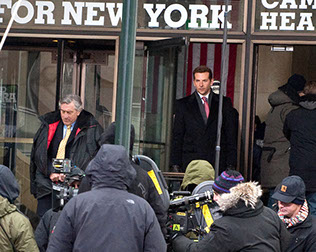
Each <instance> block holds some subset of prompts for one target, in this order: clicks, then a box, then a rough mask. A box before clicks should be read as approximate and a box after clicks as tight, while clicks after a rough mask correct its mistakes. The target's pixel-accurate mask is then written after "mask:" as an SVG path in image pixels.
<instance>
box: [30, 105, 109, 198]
mask: <svg viewBox="0 0 316 252" xmlns="http://www.w3.org/2000/svg"><path fill="white" fill-rule="evenodd" d="M40 120H41V122H42V124H41V127H40V128H39V130H38V131H37V133H36V134H35V136H34V140H33V147H32V152H31V164H30V180H31V193H32V194H33V195H34V196H35V197H36V198H41V197H43V196H45V195H48V194H50V193H51V190H52V189H51V180H50V179H49V175H50V174H51V173H52V172H53V171H52V169H51V167H48V164H50V163H51V161H50V160H47V150H48V148H49V144H50V142H51V140H52V138H53V136H54V134H55V131H56V128H57V126H58V123H59V122H61V117H60V112H59V111H54V112H50V113H47V114H45V115H43V116H41V117H40ZM73 131H74V138H73V140H72V146H71V149H70V150H69V158H70V159H71V161H72V163H73V165H76V166H78V167H79V168H80V169H82V170H84V169H85V168H86V166H87V165H88V163H89V161H90V160H91V159H92V158H93V155H94V154H95V152H96V150H97V149H98V148H99V144H98V140H99V138H100V136H101V134H102V132H103V129H102V127H101V126H100V124H99V123H98V122H97V120H96V119H95V118H94V116H93V115H92V114H90V113H89V112H87V111H85V110H82V111H81V113H80V115H79V116H78V118H77V121H76V124H75V126H74V129H73ZM72 134H73V133H72ZM71 138H72V135H71V136H70V138H69V139H71ZM69 141H70V140H68V142H69ZM67 145H68V143H67Z"/></svg>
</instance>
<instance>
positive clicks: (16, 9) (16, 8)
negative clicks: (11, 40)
mask: <svg viewBox="0 0 316 252" xmlns="http://www.w3.org/2000/svg"><path fill="white" fill-rule="evenodd" d="M22 1H23V0H19V1H18V2H17V3H16V7H15V8H14V9H13V10H11V18H10V21H9V23H8V26H7V28H6V29H5V32H4V34H3V37H2V39H1V42H0V52H1V50H2V47H3V45H4V42H5V41H6V39H7V36H8V34H9V31H10V29H11V26H12V24H13V21H14V19H15V16H16V15H17V13H18V10H19V8H20V6H21V3H22Z"/></svg>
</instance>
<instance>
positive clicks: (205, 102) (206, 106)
mask: <svg viewBox="0 0 316 252" xmlns="http://www.w3.org/2000/svg"><path fill="white" fill-rule="evenodd" d="M202 100H203V101H204V109H205V113H206V117H207V118H208V115H209V114H210V107H209V106H208V103H207V98H206V97H202Z"/></svg>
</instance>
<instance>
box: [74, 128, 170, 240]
mask: <svg viewBox="0 0 316 252" xmlns="http://www.w3.org/2000/svg"><path fill="white" fill-rule="evenodd" d="M115 125H116V124H115V122H112V123H111V124H110V126H109V127H108V128H107V129H106V130H105V131H104V133H103V134H102V135H101V137H100V141H99V142H100V145H101V146H102V144H114V143H115V128H116V126H115ZM134 140H135V128H134V126H133V125H131V135H130V153H132V151H133V147H134ZM130 160H131V165H132V166H133V167H134V169H135V170H136V177H135V179H134V180H133V182H132V184H131V185H130V187H129V188H128V192H130V193H133V194H136V195H138V196H139V197H142V198H143V199H145V200H146V201H147V202H148V203H149V204H150V206H151V207H152V208H153V210H154V212H155V214H156V216H157V219H158V222H159V224H160V228H161V230H162V232H163V234H164V235H166V233H167V230H166V222H167V210H168V209H165V207H164V204H163V202H162V199H161V197H160V195H159V194H158V191H157V190H156V187H155V185H154V183H153V181H152V180H151V178H150V177H149V175H148V174H147V172H146V171H145V170H144V169H143V168H142V167H141V166H140V165H139V164H138V163H136V162H134V161H133V160H132V156H131V155H130ZM90 190H91V181H89V178H88V177H84V178H83V179H82V182H81V184H80V187H79V193H82V192H86V191H90Z"/></svg>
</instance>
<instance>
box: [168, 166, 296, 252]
mask: <svg viewBox="0 0 316 252" xmlns="http://www.w3.org/2000/svg"><path fill="white" fill-rule="evenodd" d="M243 180H244V178H243V177H242V175H241V174H240V173H239V172H237V171H234V170H227V171H224V172H222V173H221V175H220V176H219V177H217V178H216V180H215V182H214V184H213V190H214V200H215V201H216V202H217V204H218V205H219V207H220V209H221V210H222V211H223V217H222V218H220V219H217V220H215V221H214V223H213V224H212V226H211V228H210V232H209V233H208V234H207V235H205V237H204V238H203V239H202V240H200V241H199V242H195V241H193V240H190V239H188V238H186V237H185V236H183V235H181V234H180V233H177V234H175V235H174V240H173V243H172V246H173V249H174V251H175V252H189V251H190V252H191V251H192V252H193V251H194V252H197V251H198V252H217V251H218V252H226V251H227V252H228V251H229V252H232V251H265V252H266V251H275V252H279V251H285V249H286V248H287V247H288V243H289V239H290V234H289V233H288V232H287V230H286V228H285V226H284V224H283V223H282V222H281V220H280V219H279V217H278V215H277V214H276V213H275V212H274V211H273V210H272V209H270V208H267V207H265V206H263V203H262V201H261V200H260V199H259V197H260V196H261V195H262V190H261V188H260V186H259V185H257V183H256V182H247V183H242V181H243Z"/></svg>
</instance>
